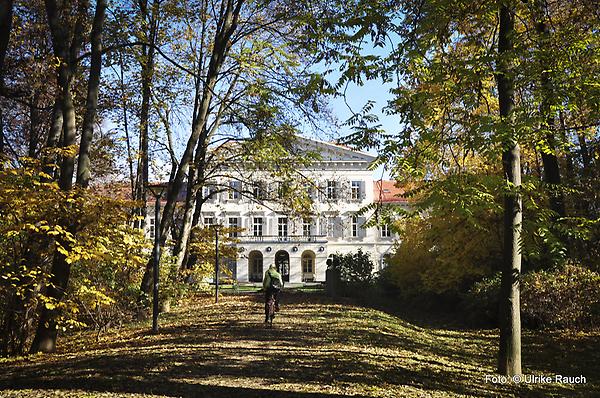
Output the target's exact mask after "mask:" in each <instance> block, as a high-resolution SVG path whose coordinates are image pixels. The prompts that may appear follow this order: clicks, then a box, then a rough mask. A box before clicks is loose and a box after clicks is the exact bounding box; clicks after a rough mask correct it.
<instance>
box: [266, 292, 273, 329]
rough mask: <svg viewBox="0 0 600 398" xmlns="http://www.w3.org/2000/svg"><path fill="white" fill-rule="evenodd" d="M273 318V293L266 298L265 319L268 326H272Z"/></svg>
mask: <svg viewBox="0 0 600 398" xmlns="http://www.w3.org/2000/svg"><path fill="white" fill-rule="evenodd" d="M274 318H275V295H274V294H271V296H270V297H269V300H267V321H268V324H269V326H270V327H273V319H274Z"/></svg>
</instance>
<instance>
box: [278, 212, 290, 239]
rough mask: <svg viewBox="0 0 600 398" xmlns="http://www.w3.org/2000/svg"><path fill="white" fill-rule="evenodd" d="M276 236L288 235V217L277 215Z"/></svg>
mask: <svg viewBox="0 0 600 398" xmlns="http://www.w3.org/2000/svg"><path fill="white" fill-rule="evenodd" d="M277 236H279V237H285V236H288V219H287V217H279V218H278V219H277Z"/></svg>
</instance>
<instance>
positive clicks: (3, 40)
mask: <svg viewBox="0 0 600 398" xmlns="http://www.w3.org/2000/svg"><path fill="white" fill-rule="evenodd" d="M12 17H13V0H0V86H2V87H4V59H5V58H6V51H7V50H8V42H9V40H10V32H11V30H12V19H13V18H12Z"/></svg>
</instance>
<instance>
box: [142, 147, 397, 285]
mask: <svg viewBox="0 0 600 398" xmlns="http://www.w3.org/2000/svg"><path fill="white" fill-rule="evenodd" d="M295 145H298V146H299V147H300V148H299V149H300V150H304V151H310V152H312V153H318V154H319V155H320V156H319V160H318V161H315V162H313V163H312V164H311V166H310V167H308V168H306V169H303V170H299V171H298V172H299V173H298V175H301V176H302V178H303V179H305V180H306V181H310V184H306V189H307V190H308V191H307V193H308V195H309V196H310V199H311V201H312V211H311V213H310V214H311V215H310V216H306V217H302V218H296V217H290V216H289V215H287V214H288V213H287V212H286V208H285V203H283V204H282V203H278V202H276V201H269V200H268V199H263V200H257V199H261V198H260V192H258V191H259V190H260V188H257V187H261V184H252V185H251V186H250V184H248V185H249V186H248V187H244V186H243V185H244V183H243V182H242V181H243V180H244V179H242V178H235V179H234V178H232V179H231V180H230V181H219V186H230V187H231V189H226V190H217V189H215V188H214V187H211V186H207V187H205V188H204V190H203V195H204V196H205V197H206V198H207V200H206V202H205V203H204V204H203V206H202V212H201V219H200V221H201V223H202V224H203V225H205V226H208V225H215V224H220V225H224V226H227V227H237V228H242V229H243V230H242V232H241V233H239V236H237V239H239V243H237V245H238V247H239V252H240V255H239V257H238V258H237V259H228V260H227V261H228V266H229V268H230V269H231V271H232V272H233V275H234V278H235V279H236V280H237V281H238V282H261V281H262V278H263V275H264V273H265V271H266V269H267V268H268V267H269V265H270V264H275V265H276V266H277V268H278V270H279V271H280V272H281V274H282V277H283V279H284V282H289V283H303V282H320V281H325V271H326V269H327V259H328V258H329V257H330V256H332V255H333V254H336V253H340V254H345V253H350V252H356V251H357V250H358V249H359V248H360V249H362V250H363V251H364V252H366V253H369V255H370V257H371V259H372V260H373V262H374V264H376V267H377V269H381V267H382V266H383V260H384V258H385V256H386V255H389V254H390V252H391V250H392V248H393V245H394V241H395V239H396V238H397V236H395V234H394V233H393V232H392V231H391V230H390V228H389V227H388V226H386V225H380V226H373V227H367V226H365V223H366V222H367V220H368V219H369V217H371V216H372V214H369V213H365V214H360V212H359V211H360V210H361V209H362V208H364V207H365V206H367V205H369V204H372V203H375V202H385V203H390V202H396V203H399V204H401V205H404V200H403V199H402V198H399V197H397V196H395V193H396V192H397V191H398V190H397V189H395V188H394V185H393V184H392V183H390V182H382V181H374V179H373V172H372V171H370V170H369V168H368V167H369V165H370V164H371V162H372V161H373V160H374V159H375V158H374V157H373V156H371V155H368V154H365V153H362V152H357V151H354V150H351V149H349V148H347V147H343V146H340V145H335V144H331V143H327V142H321V141H316V140H309V139H305V138H298V142H297V143H295ZM225 178H226V177H225ZM264 182H265V183H266V184H265V186H269V184H271V182H269V181H264ZM249 192H250V193H254V195H252V194H248V193H249ZM147 225H149V226H150V228H152V226H153V220H152V219H151V220H150V222H149V224H147Z"/></svg>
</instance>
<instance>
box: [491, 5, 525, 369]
mask: <svg viewBox="0 0 600 398" xmlns="http://www.w3.org/2000/svg"><path fill="white" fill-rule="evenodd" d="M514 13H515V9H514V8H513V7H511V6H508V5H505V4H501V5H500V10H499V20H500V27H499V30H498V61H497V75H496V79H497V81H498V106H499V108H500V109H499V110H500V118H501V122H503V124H504V126H503V127H504V128H505V129H506V130H507V131H508V132H507V134H506V141H505V143H504V151H503V152H502V164H503V170H504V176H505V179H506V183H507V193H505V195H504V198H505V199H504V256H503V257H504V265H503V268H502V287H501V289H500V352H499V354H498V372H499V373H501V374H504V375H507V376H512V375H519V374H521V305H520V301H519V300H520V296H519V280H520V277H521V248H520V247H519V245H520V241H521V223H522V220H523V215H522V214H523V213H522V205H521V194H520V192H519V189H520V187H521V150H520V147H519V143H518V142H517V139H516V137H515V135H514V133H512V130H513V127H512V126H511V117H512V111H513V107H514V99H513V95H514V94H513V92H514V83H513V80H512V79H513V78H512V77H511V75H512V74H513V71H512V69H513V66H512V60H511V58H512V54H511V52H512V50H513V46H514V45H513V40H514V34H515V30H514V24H515V22H514V18H515V17H514Z"/></svg>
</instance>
